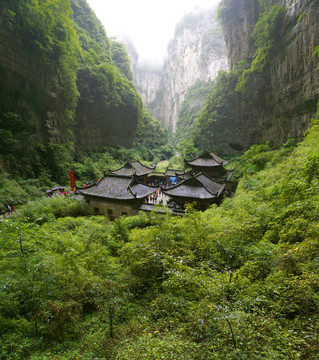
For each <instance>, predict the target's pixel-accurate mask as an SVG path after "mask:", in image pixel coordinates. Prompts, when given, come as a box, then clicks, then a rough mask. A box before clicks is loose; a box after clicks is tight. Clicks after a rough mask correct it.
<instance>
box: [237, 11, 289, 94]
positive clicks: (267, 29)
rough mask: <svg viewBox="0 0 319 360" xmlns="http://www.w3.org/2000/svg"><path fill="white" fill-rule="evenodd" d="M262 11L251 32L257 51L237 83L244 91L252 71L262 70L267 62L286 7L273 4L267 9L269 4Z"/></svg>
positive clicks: (239, 89) (240, 89) (238, 89)
mask: <svg viewBox="0 0 319 360" xmlns="http://www.w3.org/2000/svg"><path fill="white" fill-rule="evenodd" d="M263 9H264V12H261V13H260V14H259V18H258V21H257V23H256V25H255V29H254V32H253V34H252V37H253V39H254V40H255V45H256V48H257V51H256V53H255V55H254V59H253V61H252V64H251V67H250V68H249V69H246V70H244V72H243V74H242V75H241V77H240V79H239V82H238V84H237V87H236V90H237V91H242V92H244V91H245V87H246V85H247V83H248V79H249V77H250V76H251V74H252V73H255V72H262V71H263V69H264V67H265V66H266V65H267V64H268V63H269V59H270V56H271V50H272V49H273V46H274V44H275V41H276V36H277V34H278V32H279V31H280V26H281V24H282V22H283V19H284V16H285V14H286V8H284V7H282V6H279V5H275V6H273V7H272V8H271V9H270V10H269V5H268V6H267V5H264V6H263Z"/></svg>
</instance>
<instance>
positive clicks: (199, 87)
mask: <svg viewBox="0 0 319 360" xmlns="http://www.w3.org/2000/svg"><path fill="white" fill-rule="evenodd" d="M212 86H213V82H212V81H207V82H204V81H200V80H197V81H196V83H195V84H194V85H192V86H191V87H190V88H189V89H188V90H187V93H186V95H185V99H184V101H183V102H182V103H181V105H180V107H179V110H178V121H177V124H176V133H175V139H174V140H175V142H176V144H178V143H180V142H181V141H183V140H185V139H188V138H190V137H191V135H192V133H193V131H194V129H195V124H196V121H195V119H196V117H197V115H198V113H199V112H200V110H201V108H202V106H203V104H204V103H205V100H206V98H207V96H208V94H209V91H210V89H211V88H212Z"/></svg>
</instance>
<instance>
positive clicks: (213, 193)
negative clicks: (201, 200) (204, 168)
mask: <svg viewBox="0 0 319 360" xmlns="http://www.w3.org/2000/svg"><path fill="white" fill-rule="evenodd" d="M201 175H203V176H205V177H206V178H208V180H210V181H212V182H213V183H215V184H218V183H217V182H216V181H214V180H213V179H212V178H211V177H210V176H208V175H206V174H205V173H203V172H199V173H197V174H195V175H194V178H196V180H197V181H199V182H200V183H201V184H202V185H203V186H204V188H205V189H206V190H207V191H208V192H209V193H211V194H212V195H214V196H216V195H217V194H218V191H217V192H213V191H211V190H210V189H208V188H207V186H206V185H205V184H203V183H202V182H201V181H200V180H198V179H197V177H198V176H201Z"/></svg>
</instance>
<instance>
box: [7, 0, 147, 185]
mask: <svg viewBox="0 0 319 360" xmlns="http://www.w3.org/2000/svg"><path fill="white" fill-rule="evenodd" d="M0 16H1V18H2V19H3V21H2V22H1V26H0V31H1V36H2V35H3V36H4V37H5V40H4V43H5V44H8V48H10V51H9V50H8V59H7V60H6V61H5V62H4V63H6V65H4V64H3V65H1V66H0V75H1V77H0V79H1V80H0V87H1V89H3V91H2V94H1V99H0V161H1V166H2V167H3V168H4V169H5V171H6V172H7V173H9V174H10V176H12V177H14V178H16V179H19V178H34V179H36V178H39V177H41V176H42V174H43V173H45V174H47V175H48V176H49V177H51V179H52V180H53V181H57V182H65V181H66V174H67V173H68V170H70V169H71V167H72V163H73V161H74V160H75V159H79V158H81V157H83V154H85V153H86V151H88V150H96V151H101V150H102V147H103V146H105V145H108V144H110V143H111V142H112V136H113V137H115V138H116V137H117V138H119V137H121V135H122V133H121V132H120V131H119V130H118V128H117V127H118V126H119V125H118V124H119V121H122V122H123V123H125V129H128V130H127V133H125V134H123V135H122V137H123V138H124V139H125V140H123V141H122V143H123V145H126V146H128V147H129V146H131V145H132V143H133V140H134V134H135V131H136V127H137V123H138V121H139V119H141V117H142V116H143V104H142V100H141V98H140V96H139V95H138V93H137V91H136V89H135V87H134V85H133V83H132V82H131V80H132V73H131V71H130V63H129V59H128V56H127V54H126V51H125V47H124V46H123V45H122V44H121V43H118V42H117V41H115V40H110V39H108V38H107V36H106V34H105V30H104V28H103V26H102V24H101V23H100V22H99V20H98V19H97V17H96V16H95V14H94V13H93V11H92V10H91V9H90V7H89V6H88V4H87V2H86V0H39V1H36V0H32V1H24V0H19V1H13V0H9V1H7V0H5V1H4V0H0ZM11 57H12V58H11ZM19 58H23V59H24V61H23V64H22V62H20V61H16V60H14V59H19ZM10 63H14V64H15V66H14V68H11V67H10V66H9V65H7V64H10ZM96 109H98V111H96V113H94V111H93V110H96ZM119 119H120V120H119ZM123 128H124V127H123ZM119 133H120V135H119Z"/></svg>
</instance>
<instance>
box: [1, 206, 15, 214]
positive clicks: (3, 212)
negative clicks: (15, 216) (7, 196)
mask: <svg viewBox="0 0 319 360" xmlns="http://www.w3.org/2000/svg"><path fill="white" fill-rule="evenodd" d="M16 209H17V208H16V207H15V206H11V205H7V211H4V210H2V211H1V215H2V216H3V217H6V216H7V215H12V213H13V211H15V210H16Z"/></svg>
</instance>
